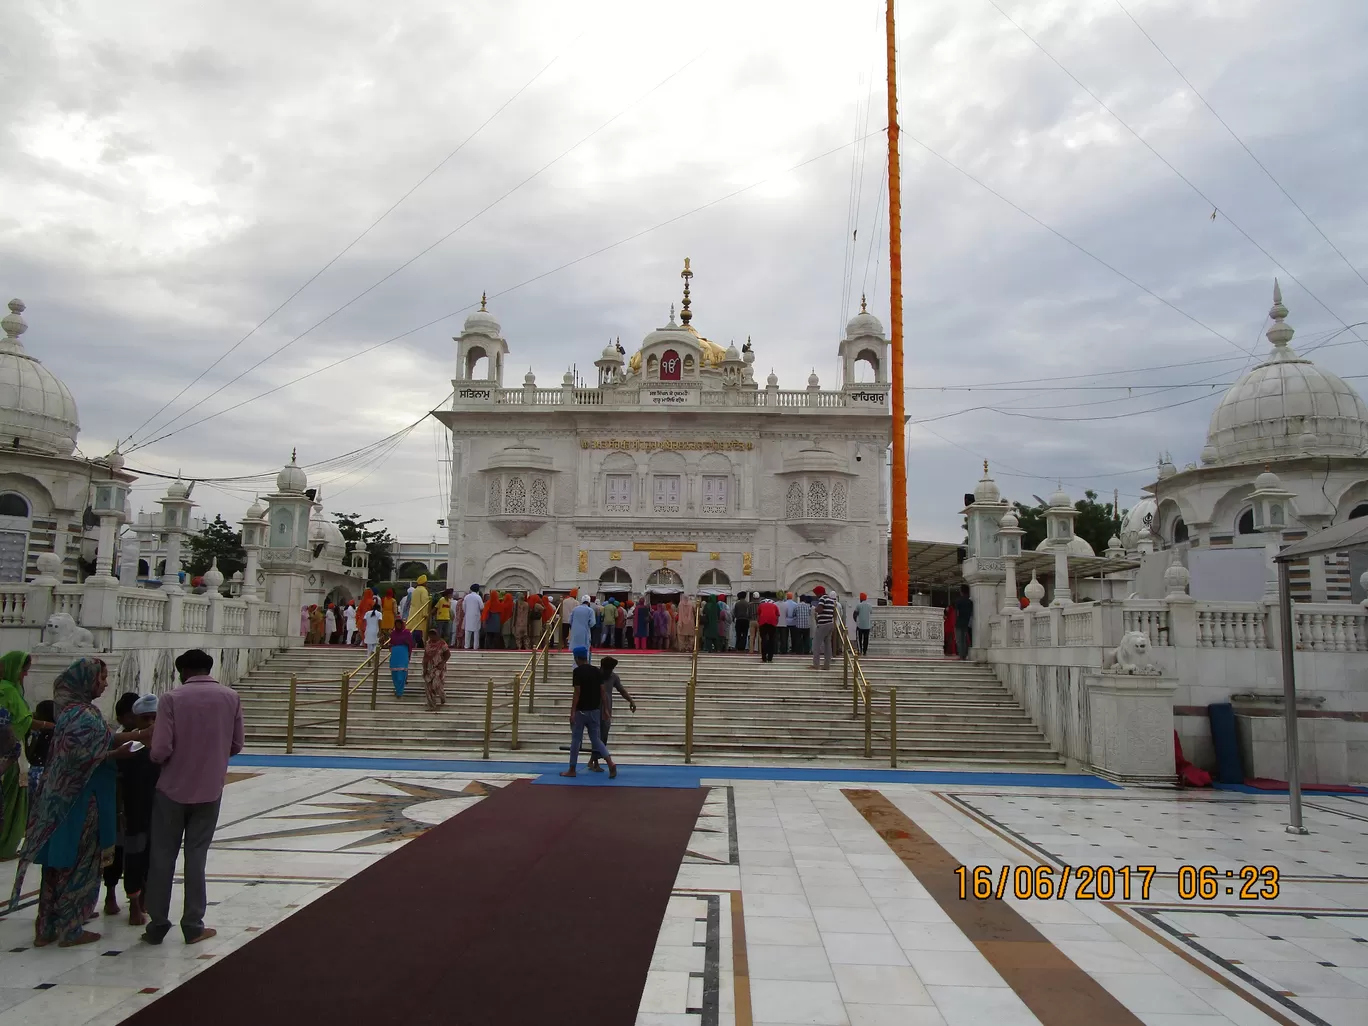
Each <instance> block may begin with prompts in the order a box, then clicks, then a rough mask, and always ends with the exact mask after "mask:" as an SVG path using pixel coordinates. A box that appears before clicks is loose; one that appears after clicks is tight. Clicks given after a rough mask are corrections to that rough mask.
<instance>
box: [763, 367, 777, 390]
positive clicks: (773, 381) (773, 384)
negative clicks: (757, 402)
mask: <svg viewBox="0 0 1368 1026" xmlns="http://www.w3.org/2000/svg"><path fill="white" fill-rule="evenodd" d="M765 384H766V385H767V386H768V387H770V388H778V387H779V375H778V374H775V373H774V371H770V372H769V377H767V378H766V379H765Z"/></svg>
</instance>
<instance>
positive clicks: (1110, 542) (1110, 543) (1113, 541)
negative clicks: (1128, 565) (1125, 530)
mask: <svg viewBox="0 0 1368 1026" xmlns="http://www.w3.org/2000/svg"><path fill="white" fill-rule="evenodd" d="M1120 547H1121V536H1120V535H1116V534H1114V535H1112V536H1111V537H1110V538H1108V539H1107V548H1109V549H1119V548H1120Z"/></svg>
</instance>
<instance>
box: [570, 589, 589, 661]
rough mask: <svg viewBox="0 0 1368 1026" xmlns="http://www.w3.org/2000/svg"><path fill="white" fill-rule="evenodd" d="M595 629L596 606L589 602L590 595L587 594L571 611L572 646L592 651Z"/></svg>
mask: <svg viewBox="0 0 1368 1026" xmlns="http://www.w3.org/2000/svg"><path fill="white" fill-rule="evenodd" d="M593 629H594V607H593V605H591V604H590V602H589V596H588V595H585V596H584V597H583V598H582V599H580V603H579V605H577V606H576V607H575V608H574V609H572V610H571V611H570V647H571V648H572V649H581V648H582V649H584V650H585V651H586V652H588V651H590V642H591V641H592V637H591V632H592V631H593Z"/></svg>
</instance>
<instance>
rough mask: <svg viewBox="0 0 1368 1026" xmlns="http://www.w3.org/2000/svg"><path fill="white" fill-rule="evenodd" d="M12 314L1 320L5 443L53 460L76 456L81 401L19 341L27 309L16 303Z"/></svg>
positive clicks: (0, 439) (0, 425)
mask: <svg viewBox="0 0 1368 1026" xmlns="http://www.w3.org/2000/svg"><path fill="white" fill-rule="evenodd" d="M9 310H10V312H9V313H8V314H7V315H6V316H5V317H4V318H3V319H0V327H3V328H4V331H5V337H4V339H3V340H0V444H3V445H4V447H5V448H9V447H10V446H11V445H13V444H14V442H15V441H16V440H17V441H18V443H19V445H18V447H19V448H20V449H29V450H36V451H37V452H41V453H46V454H48V455H51V456H70V455H71V454H72V453H73V452H75V451H76V436H77V435H78V434H80V431H81V422H80V416H79V415H78V413H77V411H76V400H75V399H73V398H72V397H71V392H70V391H68V390H67V387H66V385H64V384H63V383H62V381H61V379H60V378H58V377H57V375H56V374H53V373H52V371H50V370H48V369H47V368H46V367H44V366H43V365H42V364H41V363H39V362H38V361H37V360H35V359H34V358H33V357H32V356H30V355H29V354H28V352H27V351H26V350H25V349H24V345H23V343H22V342H20V341H19V336H20V335H22V334H23V333H24V332H26V331H27V330H28V325H27V324H26V323H24V318H23V313H24V304H23V302H22V301H21V300H18V299H11V300H10V302H9Z"/></svg>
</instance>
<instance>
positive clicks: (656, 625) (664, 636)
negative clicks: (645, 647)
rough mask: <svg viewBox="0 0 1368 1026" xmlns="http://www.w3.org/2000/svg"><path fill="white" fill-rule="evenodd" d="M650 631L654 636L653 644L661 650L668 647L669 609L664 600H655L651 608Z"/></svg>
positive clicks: (666, 649)
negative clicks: (653, 606)
mask: <svg viewBox="0 0 1368 1026" xmlns="http://www.w3.org/2000/svg"><path fill="white" fill-rule="evenodd" d="M651 628H652V630H651V633H652V634H653V635H654V636H655V646H654V647H656V648H658V649H660V651H662V652H667V651H669V648H670V610H669V607H668V606H666V604H665V603H664V602H657V603H656V606H655V609H653V610H651Z"/></svg>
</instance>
